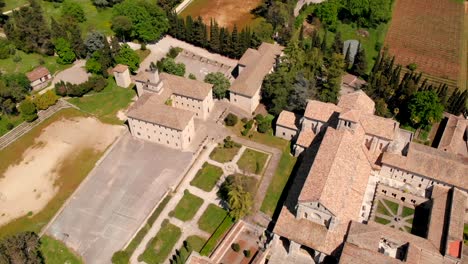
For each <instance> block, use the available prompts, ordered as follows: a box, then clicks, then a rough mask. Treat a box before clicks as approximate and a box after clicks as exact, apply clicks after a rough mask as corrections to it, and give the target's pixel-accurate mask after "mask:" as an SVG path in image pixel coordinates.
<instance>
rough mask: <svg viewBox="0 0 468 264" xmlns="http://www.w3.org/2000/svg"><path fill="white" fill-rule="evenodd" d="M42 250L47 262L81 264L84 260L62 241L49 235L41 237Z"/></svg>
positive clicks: (48, 263) (49, 263) (52, 263)
mask: <svg viewBox="0 0 468 264" xmlns="http://www.w3.org/2000/svg"><path fill="white" fill-rule="evenodd" d="M41 252H42V255H43V257H44V261H45V263H47V264H64V263H67V264H81V263H83V261H82V260H81V259H80V258H79V257H78V256H76V255H75V254H74V253H73V252H71V251H70V249H68V248H67V247H66V246H65V244H63V243H62V242H60V241H58V240H56V239H54V238H52V237H49V236H43V237H42V238H41Z"/></svg>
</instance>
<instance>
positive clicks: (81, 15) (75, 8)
mask: <svg viewBox="0 0 468 264" xmlns="http://www.w3.org/2000/svg"><path fill="white" fill-rule="evenodd" d="M62 16H64V17H69V18H72V19H75V20H76V21H78V22H84V21H86V15H85V12H84V10H83V7H81V5H80V4H79V3H77V2H75V1H72V0H66V1H65V2H63V4H62Z"/></svg>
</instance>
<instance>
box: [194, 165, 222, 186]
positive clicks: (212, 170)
mask: <svg viewBox="0 0 468 264" xmlns="http://www.w3.org/2000/svg"><path fill="white" fill-rule="evenodd" d="M221 175H223V170H222V169H221V168H220V167H217V166H214V165H211V164H208V163H206V162H205V164H203V167H202V168H201V169H200V170H199V171H198V172H197V175H195V178H194V179H193V180H192V181H191V182H190V185H192V186H195V187H198V188H200V189H202V190H204V191H205V192H210V191H211V190H212V189H213V187H214V186H215V185H216V183H217V182H218V180H219V178H220V177H221Z"/></svg>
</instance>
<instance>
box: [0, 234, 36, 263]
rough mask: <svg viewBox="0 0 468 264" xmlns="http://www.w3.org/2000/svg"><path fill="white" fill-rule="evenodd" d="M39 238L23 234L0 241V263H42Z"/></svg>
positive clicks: (34, 235)
mask: <svg viewBox="0 0 468 264" xmlns="http://www.w3.org/2000/svg"><path fill="white" fill-rule="evenodd" d="M43 262H44V260H43V257H42V254H41V252H40V241H39V236H38V235H36V234H35V233H33V232H23V233H19V234H17V235H14V236H11V237H7V238H4V239H3V240H2V241H0V263H13V264H16V263H43Z"/></svg>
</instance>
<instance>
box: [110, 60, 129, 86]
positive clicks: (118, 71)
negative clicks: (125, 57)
mask: <svg viewBox="0 0 468 264" xmlns="http://www.w3.org/2000/svg"><path fill="white" fill-rule="evenodd" d="M112 72H113V73H114V78H115V82H116V83H117V85H118V86H120V87H123V88H127V87H128V86H130V84H131V83H132V79H131V78H130V71H129V70H128V66H127V65H123V64H117V66H115V67H114V69H113V70H112Z"/></svg>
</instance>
